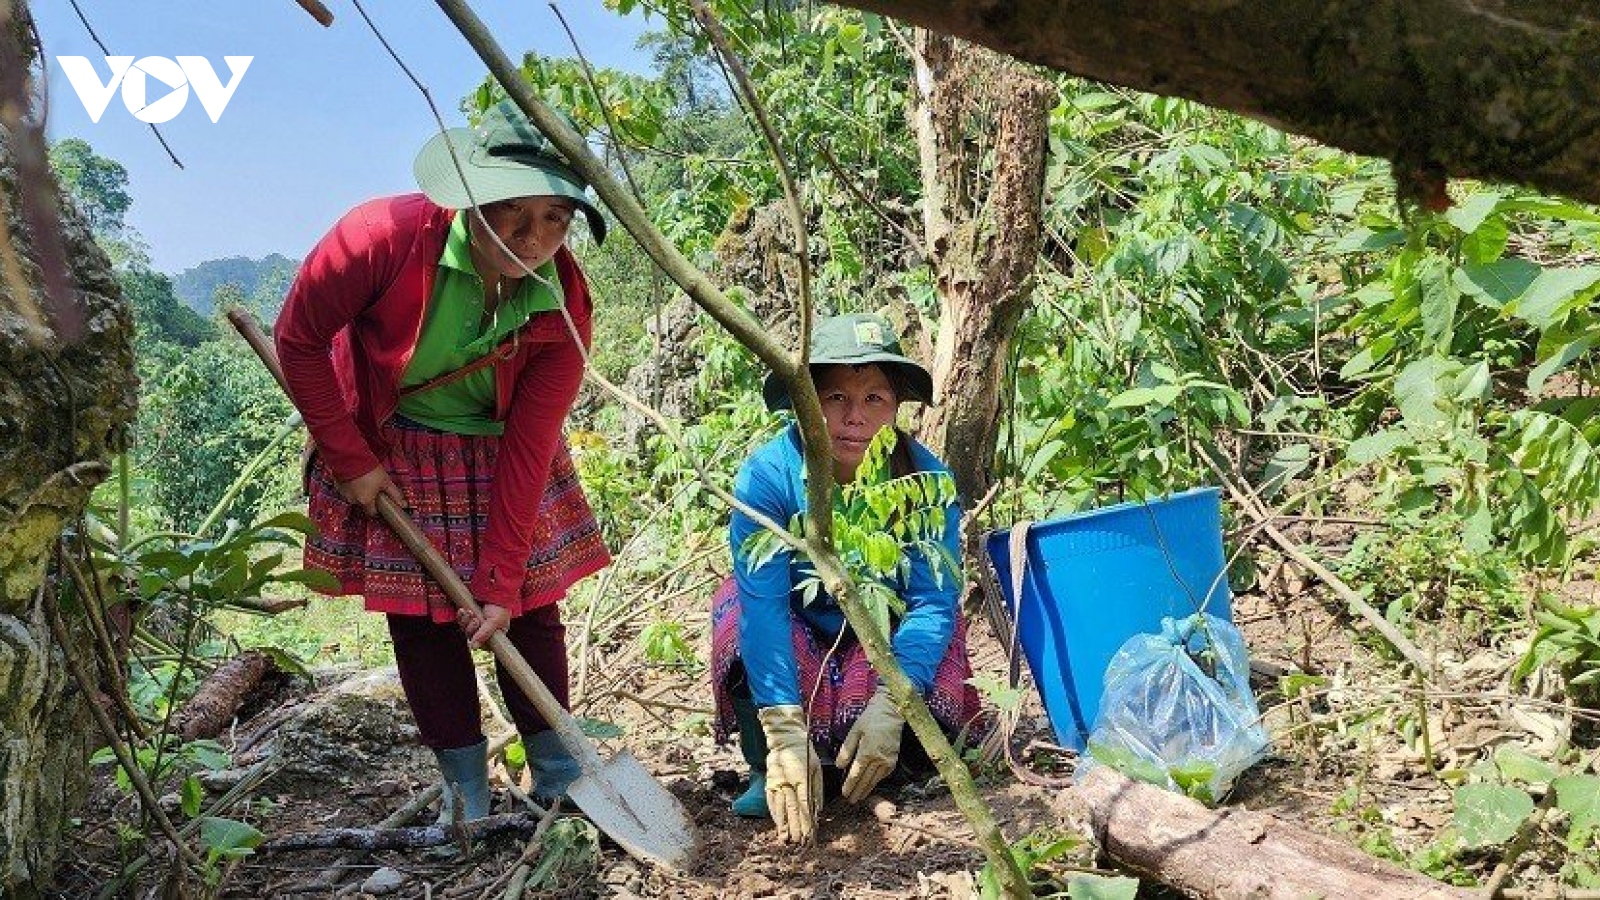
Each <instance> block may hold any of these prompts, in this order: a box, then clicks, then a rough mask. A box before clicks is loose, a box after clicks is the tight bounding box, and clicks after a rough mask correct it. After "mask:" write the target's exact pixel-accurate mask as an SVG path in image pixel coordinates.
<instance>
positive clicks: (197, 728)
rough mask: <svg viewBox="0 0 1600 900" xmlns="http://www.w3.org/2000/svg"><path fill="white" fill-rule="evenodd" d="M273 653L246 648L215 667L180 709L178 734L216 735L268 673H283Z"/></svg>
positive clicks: (188, 736)
mask: <svg viewBox="0 0 1600 900" xmlns="http://www.w3.org/2000/svg"><path fill="white" fill-rule="evenodd" d="M281 672H282V670H281V669H279V668H278V666H277V664H276V663H275V662H273V660H272V657H271V656H269V655H268V654H266V653H263V652H261V651H259V650H246V651H245V652H243V653H241V654H239V655H238V656H235V657H234V658H233V659H230V660H228V661H227V662H225V663H223V664H222V665H220V666H218V667H217V668H216V671H214V672H212V673H211V675H210V677H208V678H207V679H206V680H205V681H204V682H202V683H201V685H200V687H199V688H198V689H196V690H195V692H194V697H192V698H191V699H190V700H189V702H188V703H186V704H184V706H183V709H182V710H180V711H179V712H178V718H177V729H178V734H179V735H180V736H181V737H182V738H183V739H184V740H186V741H193V740H198V739H200V738H210V737H216V736H217V735H219V734H221V733H222V729H224V728H226V727H228V723H229V722H232V721H233V718H234V716H236V715H238V713H239V709H240V707H242V706H244V703H245V700H246V698H248V697H249V696H250V693H251V692H252V691H253V690H255V689H256V687H257V686H258V685H260V684H261V683H262V681H263V680H265V679H266V678H267V676H268V675H274V674H279V673H281Z"/></svg>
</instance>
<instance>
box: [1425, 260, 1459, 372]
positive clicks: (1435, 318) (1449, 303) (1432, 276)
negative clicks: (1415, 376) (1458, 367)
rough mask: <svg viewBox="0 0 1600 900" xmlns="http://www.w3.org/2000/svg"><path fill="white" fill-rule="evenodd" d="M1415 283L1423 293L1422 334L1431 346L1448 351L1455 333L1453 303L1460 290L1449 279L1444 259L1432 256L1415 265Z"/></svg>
mask: <svg viewBox="0 0 1600 900" xmlns="http://www.w3.org/2000/svg"><path fill="white" fill-rule="evenodd" d="M1417 284H1418V287H1419V288H1420V289H1421V292H1422V334H1423V337H1424V339H1426V340H1427V341H1428V343H1429V344H1431V345H1432V347H1433V349H1435V350H1438V351H1439V352H1441V353H1448V352H1449V351H1450V342H1451V338H1452V337H1454V335H1455V321H1456V306H1457V304H1458V303H1459V302H1460V300H1461V292H1460V290H1459V289H1457V288H1456V286H1455V284H1453V283H1452V282H1451V280H1450V276H1449V274H1448V268H1447V264H1446V263H1445V261H1444V260H1442V259H1439V258H1437V257H1432V258H1429V259H1428V260H1426V261H1425V262H1423V263H1422V265H1420V266H1419V267H1418V271H1417Z"/></svg>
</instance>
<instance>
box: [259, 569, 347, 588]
mask: <svg viewBox="0 0 1600 900" xmlns="http://www.w3.org/2000/svg"><path fill="white" fill-rule="evenodd" d="M273 580H274V581H281V582H283V583H284V584H303V585H305V586H306V587H308V588H311V589H312V590H314V591H323V592H325V593H326V592H332V591H337V590H338V589H339V579H338V578H336V577H334V574H333V573H332V572H328V571H324V570H322V569H295V570H294V571H293V572H285V573H283V574H282V575H278V576H275V577H274V578H273Z"/></svg>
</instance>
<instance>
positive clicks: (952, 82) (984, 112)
mask: <svg viewBox="0 0 1600 900" xmlns="http://www.w3.org/2000/svg"><path fill="white" fill-rule="evenodd" d="M916 51H917V52H916V60H915V65H916V76H915V77H916V84H915V85H914V90H913V92H912V95H913V101H912V104H913V106H912V113H911V115H912V125H913V128H914V130H915V131H916V134H917V146H918V154H919V157H920V158H921V163H922V183H923V191H924V196H923V228H924V232H925V235H926V240H927V247H928V253H929V256H930V260H931V262H932V265H933V270H934V280H935V284H936V285H937V289H938V294H939V312H940V318H939V331H938V337H937V338H936V340H935V344H934V354H933V365H932V370H933V380H934V385H935V394H936V396H937V400H938V403H937V404H936V405H935V406H934V407H932V408H931V409H930V410H928V412H927V413H926V414H925V415H924V418H923V420H922V424H921V427H920V432H921V436H922V438H923V440H924V441H925V442H926V443H927V444H928V445H929V446H930V447H932V448H933V450H934V452H936V453H938V454H939V456H940V457H941V458H942V459H944V461H945V463H946V464H947V465H949V466H950V471H951V473H952V474H953V475H954V476H955V479H956V486H957V488H958V489H959V490H960V491H961V494H962V496H964V497H966V498H967V499H968V500H969V502H974V503H975V502H977V501H978V500H979V499H980V498H981V497H983V495H984V494H985V493H986V492H987V491H988V488H989V485H990V483H991V482H992V478H993V476H992V473H991V468H992V465H991V464H992V462H993V459H994V448H995V440H996V438H997V436H998V433H999V427H1000V387H1001V382H1002V378H1003V375H1004V372H1005V365H1004V363H1005V360H1006V358H1007V357H1008V355H1009V353H1010V348H1011V338H1012V336H1013V334H1014V333H1015V332H1016V328H1017V322H1018V321H1019V320H1020V319H1021V317H1022V312H1023V310H1024V309H1025V308H1026V307H1027V303H1028V296H1029V294H1030V293H1031V291H1032V287H1033V279H1032V276H1033V269H1034V266H1035V264H1036V263H1037V261H1038V258H1039V245H1040V232H1041V223H1040V219H1041V212H1040V209H1041V204H1040V195H1041V193H1042V191H1043V189H1044V157H1045V146H1046V128H1047V126H1048V119H1049V114H1050V107H1051V105H1052V104H1053V103H1054V100H1055V89H1054V88H1053V87H1051V86H1050V85H1049V84H1048V83H1046V82H1044V81H1042V80H1041V79H1038V78H1036V77H1034V76H1033V75H1031V74H1029V73H1028V72H1026V71H1025V70H1024V69H1023V68H1022V67H1021V66H1019V65H1016V64H1015V63H1011V62H1008V61H1005V60H1003V59H1001V58H1000V57H997V56H995V55H994V54H991V53H988V52H986V51H984V50H982V49H979V48H977V47H973V46H970V45H966V44H963V43H961V42H958V41H955V40H953V39H951V38H949V37H945V36H942V35H937V34H932V33H930V32H926V31H920V30H919V31H918V32H917V35H916ZM991 160H992V162H991Z"/></svg>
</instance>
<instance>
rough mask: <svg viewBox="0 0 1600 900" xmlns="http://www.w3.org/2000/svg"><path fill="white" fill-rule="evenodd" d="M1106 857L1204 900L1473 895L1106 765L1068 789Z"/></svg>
mask: <svg viewBox="0 0 1600 900" xmlns="http://www.w3.org/2000/svg"><path fill="white" fill-rule="evenodd" d="M1062 802H1063V803H1066V804H1069V806H1070V807H1073V808H1069V809H1068V810H1067V812H1068V815H1069V816H1070V817H1071V818H1073V819H1074V820H1075V821H1083V820H1084V819H1085V818H1086V819H1087V820H1088V822H1089V823H1090V824H1091V827H1092V828H1093V831H1094V835H1095V838H1096V840H1097V841H1098V842H1099V844H1100V848H1101V850H1102V852H1104V853H1105V854H1106V855H1107V856H1108V857H1110V858H1111V859H1112V860H1114V861H1115V862H1116V863H1117V864H1119V865H1120V866H1122V867H1124V868H1127V869H1131V870H1133V871H1135V872H1138V873H1141V874H1143V875H1147V876H1149V877H1150V878H1152V879H1154V880H1156V881H1159V882H1161V883H1162V884H1165V885H1168V886H1170V887H1173V888H1176V889H1177V890H1179V891H1182V892H1183V893H1184V894H1185V895H1187V896H1189V897H1194V898H1198V900H1235V898H1238V900H1245V898H1248V900H1302V898H1305V897H1360V898H1362V900H1402V898H1404V900H1467V898H1470V897H1473V896H1474V894H1473V892H1471V891H1465V890H1462V889H1459V888H1454V887H1451V886H1449V885H1446V884H1440V883H1439V882H1437V881H1434V880H1433V879H1431V878H1428V877H1427V876H1426V875H1421V874H1419V873H1416V872H1412V871H1410V870H1407V869H1402V868H1400V867H1399V866H1397V865H1394V864H1393V863H1389V862H1385V861H1383V860H1380V859H1376V858H1374V857H1371V856H1368V855H1367V854H1365V853H1362V852H1361V851H1360V850H1357V849H1356V848H1354V847H1351V846H1348V845H1346V844H1343V843H1340V842H1339V841H1336V840H1333V839H1332V838H1327V837H1323V836H1322V835H1318V834H1312V833H1311V832H1309V831H1306V830H1305V829H1304V828H1301V827H1300V826H1298V825H1295V824H1293V823H1290V822H1287V821H1285V820H1283V819H1280V818H1278V817H1276V816H1273V815H1269V814H1266V813H1259V812H1251V811H1249V810H1245V809H1237V808H1228V809H1207V808H1205V807H1204V806H1202V805H1200V804H1199V803H1196V802H1195V801H1193V800H1190V799H1189V798H1187V797H1182V796H1179V795H1177V794H1174V793H1170V792H1168V791H1165V790H1162V789H1161V788H1158V787H1155V786H1153V785H1148V784H1144V783H1142V782H1138V781H1134V780H1132V779H1130V778H1127V777H1126V776H1124V775H1122V774H1121V773H1119V772H1116V771H1115V770H1113V769H1111V768H1110V767H1108V766H1096V767H1095V769H1094V771H1093V772H1090V773H1089V774H1088V775H1087V776H1085V777H1084V779H1083V781H1081V782H1079V783H1078V784H1077V785H1075V786H1074V787H1073V788H1072V789H1071V790H1069V791H1066V792H1063V794H1062Z"/></svg>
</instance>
